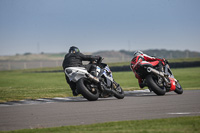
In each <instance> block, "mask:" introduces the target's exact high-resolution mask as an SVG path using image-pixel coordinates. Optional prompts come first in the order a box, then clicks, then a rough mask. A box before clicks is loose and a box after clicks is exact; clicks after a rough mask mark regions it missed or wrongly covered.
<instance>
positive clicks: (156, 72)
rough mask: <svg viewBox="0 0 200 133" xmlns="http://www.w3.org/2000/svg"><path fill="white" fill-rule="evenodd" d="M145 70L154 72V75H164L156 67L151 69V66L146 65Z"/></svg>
mask: <svg viewBox="0 0 200 133" xmlns="http://www.w3.org/2000/svg"><path fill="white" fill-rule="evenodd" d="M147 72H149V73H150V72H152V73H154V74H156V75H159V76H161V77H165V75H164V73H163V72H159V71H158V70H156V69H153V68H151V67H148V68H147Z"/></svg>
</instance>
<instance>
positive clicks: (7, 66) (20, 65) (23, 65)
mask: <svg viewBox="0 0 200 133" xmlns="http://www.w3.org/2000/svg"><path fill="white" fill-rule="evenodd" d="M58 66H62V61H61V60H55V61H54V60H46V61H0V70H17V69H32V68H44V67H58Z"/></svg>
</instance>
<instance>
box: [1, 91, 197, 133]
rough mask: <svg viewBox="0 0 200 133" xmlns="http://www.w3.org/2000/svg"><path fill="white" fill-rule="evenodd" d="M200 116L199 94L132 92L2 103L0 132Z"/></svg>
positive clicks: (192, 92) (186, 92)
mask: <svg viewBox="0 0 200 133" xmlns="http://www.w3.org/2000/svg"><path fill="white" fill-rule="evenodd" d="M199 115H200V90H186V91H184V93H183V94H182V95H177V94H175V93H174V92H170V93H166V95H165V96H156V95H155V94H154V93H150V92H146V91H142V92H140V91H138V92H137V91H134V92H126V97H125V98H124V99H122V100H118V99H116V98H114V97H112V98H106V99H99V100H98V101H94V102H89V101H87V100H85V99H83V98H82V97H75V98H64V99H61V98H54V99H38V100H35V101H31V100H27V101H19V102H9V103H6V104H2V103H1V104H0V131H5V130H16V129H25V128H44V127H58V126H67V125H82V124H92V123H103V122H110V121H123V120H141V119H155V118H169V117H181V116H199Z"/></svg>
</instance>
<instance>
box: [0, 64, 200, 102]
mask: <svg viewBox="0 0 200 133" xmlns="http://www.w3.org/2000/svg"><path fill="white" fill-rule="evenodd" d="M41 70H52V68H48V69H33V70H17V71H0V102H6V101H14V100H23V99H37V98H52V97H68V96H72V94H71V89H70V88H69V86H68V84H67V83H66V81H65V76H64V73H34V72H35V71H41ZM172 72H173V73H174V75H175V77H176V78H177V79H178V80H179V81H180V84H181V85H182V87H183V89H184V90H185V89H200V82H199V79H200V67H196V68H184V69H172ZM113 76H114V79H115V81H116V82H118V83H119V84H120V85H121V86H122V88H123V89H124V90H134V89H139V87H138V81H137V79H136V78H135V76H134V74H133V72H131V71H130V72H114V73H113Z"/></svg>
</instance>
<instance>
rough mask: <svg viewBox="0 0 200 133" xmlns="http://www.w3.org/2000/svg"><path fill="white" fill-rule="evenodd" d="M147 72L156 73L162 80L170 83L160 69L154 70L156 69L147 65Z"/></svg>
mask: <svg viewBox="0 0 200 133" xmlns="http://www.w3.org/2000/svg"><path fill="white" fill-rule="evenodd" d="M147 72H149V73H150V72H152V73H154V74H156V75H159V76H161V77H162V78H163V79H164V80H165V82H166V83H167V84H170V82H169V81H168V80H167V79H166V76H167V75H165V74H164V72H160V71H158V70H156V69H153V68H151V67H148V68H147Z"/></svg>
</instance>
